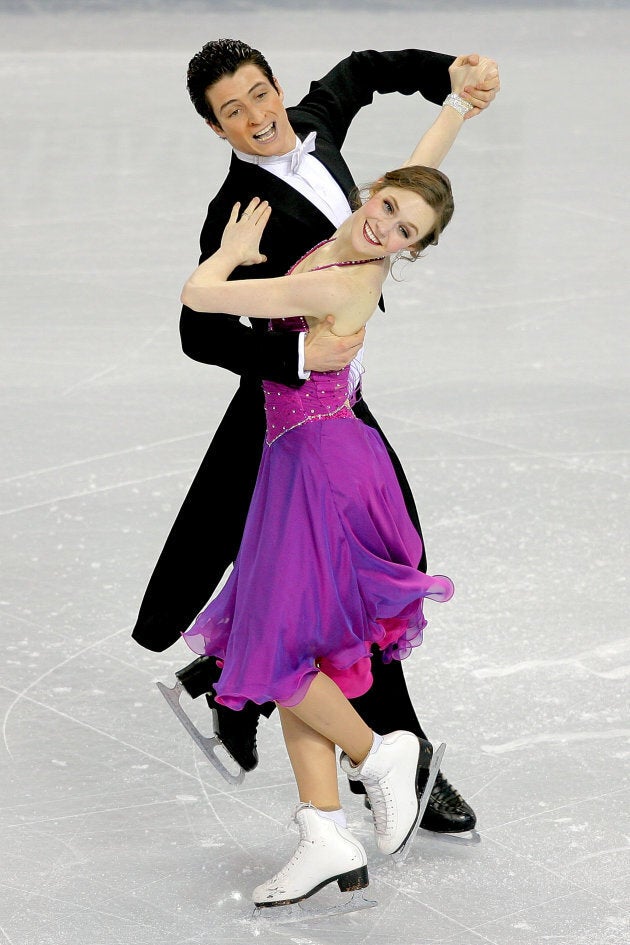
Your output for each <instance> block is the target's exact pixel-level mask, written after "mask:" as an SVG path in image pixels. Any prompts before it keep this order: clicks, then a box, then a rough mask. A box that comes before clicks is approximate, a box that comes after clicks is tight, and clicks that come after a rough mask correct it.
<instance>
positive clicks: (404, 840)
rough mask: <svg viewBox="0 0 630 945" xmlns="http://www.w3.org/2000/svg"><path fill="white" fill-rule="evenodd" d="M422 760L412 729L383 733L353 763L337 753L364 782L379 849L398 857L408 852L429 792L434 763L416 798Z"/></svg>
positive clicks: (356, 778)
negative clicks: (373, 746) (373, 748)
mask: <svg viewBox="0 0 630 945" xmlns="http://www.w3.org/2000/svg"><path fill="white" fill-rule="evenodd" d="M424 744H425V745H426V744H427V743H424ZM442 754H443V748H441V749H440V755H439V757H440V759H441V757H442ZM434 761H437V758H436V759H434ZM425 764H426V761H425V760H424V759H423V758H421V753H420V741H419V739H418V738H417V737H416V736H415V735H414V734H413V733H412V732H390V734H389V735H385V736H384V737H383V740H382V742H381V744H380V745H379V747H378V748H377V749H376V751H374V752H373V753H372V754H370V755H368V756H367V758H365V759H364V761H362V762H361V764H360V765H356V767H355V766H354V765H353V764H352V762H351V761H350V759H349V758H348V756H347V755H346V754H345V753H342V755H341V759H340V765H341V768H342V770H343V771H344V772H345V774H346V775H347V776H348V778H349V779H350V780H351V781H362V782H363V784H364V786H365V790H366V792H367V796H368V798H369V801H370V806H371V808H372V816H373V818H374V827H375V829H376V840H377V844H378V848H379V850H380V851H381V852H382V853H388V854H397V859H398V860H399V861H402V859H403V857H404V856H406V854H407V853H408V852H409V847H410V845H411V841H412V839H413V837H414V835H415V832H416V830H417V828H418V826H419V824H420V818H421V816H422V813H423V811H424V807H425V806H426V803H423V801H424V799H425V795H426V796H427V797H428V795H429V794H430V793H431V789H432V787H433V782H434V781H435V776H436V774H437V770H438V765H434V764H432V765H431V769H432V770H431V771H430V779H429V780H430V783H427V784H426V785H425V786H424V791H423V792H422V791H421V792H420V793H421V797H420V799H419V798H418V778H419V775H421V774H424V773H425V771H426V768H425ZM438 764H439V763H438ZM427 792H428V793H427ZM403 851H404V853H403Z"/></svg>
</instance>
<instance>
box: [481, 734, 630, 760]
mask: <svg viewBox="0 0 630 945" xmlns="http://www.w3.org/2000/svg"><path fill="white" fill-rule="evenodd" d="M608 738H630V728H611V729H603V730H600V731H597V732H545V733H543V734H541V735H524V736H523V737H522V738H516V739H514V741H512V742H505V743H504V744H503V745H482V746H481V750H482V751H484V752H485V753H486V754H488V755H502V754H504V753H505V752H508V751H518V750H519V749H520V748H529V747H530V746H531V745H543V744H546V745H568V744H569V743H570V742H584V741H591V742H592V741H601V740H602V739H608Z"/></svg>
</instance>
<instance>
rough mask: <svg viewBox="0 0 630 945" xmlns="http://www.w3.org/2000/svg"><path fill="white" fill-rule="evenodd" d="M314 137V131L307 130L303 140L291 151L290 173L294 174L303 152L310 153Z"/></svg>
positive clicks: (313, 147) (315, 135) (313, 146)
mask: <svg viewBox="0 0 630 945" xmlns="http://www.w3.org/2000/svg"><path fill="white" fill-rule="evenodd" d="M316 137H317V132H316V131H311V132H309V133H308V134H307V136H306V138H305V139H304V141H300V143H299V144H298V145H297V146H296V148H295V150H294V151H292V152H291V173H293V174H295V173H296V172H297V169H298V168H299V166H300V164H301V163H302V160H303V158H304V155H305V154H311V153H312V152H313V151H314V150H315V138H316ZM287 156H288V155H287Z"/></svg>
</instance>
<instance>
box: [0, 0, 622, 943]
mask: <svg viewBox="0 0 630 945" xmlns="http://www.w3.org/2000/svg"><path fill="white" fill-rule="evenodd" d="M314 7H315V8H316V9H311V7H310V6H309V5H308V4H304V3H302V4H299V3H297V2H295V3H291V2H278V3H266V2H261V3H247V2H237V0H234V2H233V3H232V4H223V3H213V2H211V0H208V2H206V3H201V2H199V3H193V2H191V3H187V4H184V3H182V4H180V3H177V2H173V3H166V2H165V3H163V4H161V5H160V4H159V3H150V2H146V3H145V4H141V3H137V2H135V0H133V2H130V3H122V2H121V3H120V4H118V5H116V4H106V3H100V2H91V3H88V2H86V3H84V4H80V3H75V4H70V3H57V4H55V3H54V2H52V0H51V2H48V3H47V2H45V0H40V2H37V0H32V2H26V0H25V2H23V3H18V2H16V0H15V2H7V0H4V2H3V3H2V5H1V10H2V12H1V13H0V53H1V58H0V62H1V70H2V112H3V116H4V117H3V131H2V153H3V159H4V169H3V174H2V190H3V209H2V214H1V219H2V227H3V231H4V236H3V239H2V247H1V254H2V257H1V258H2V266H1V269H2V276H1V279H2V299H3V312H2V353H1V355H0V356H1V359H2V401H3V434H2V454H3V464H2V474H1V475H2V505H1V518H2V525H3V534H2V543H1V551H2V583H3V588H2V595H1V597H2V613H3V623H2V638H1V639H2V654H3V659H2V664H1V670H0V672H1V674H2V675H1V677H0V683H1V685H0V700H1V702H0V718H1V719H2V737H1V739H0V777H1V788H0V791H1V793H0V799H1V805H0V809H1V818H2V820H1V828H0V850H1V853H0V862H1V864H2V865H1V871H0V943H4V945H158V943H160V945H161V943H165V945H166V943H168V945H241V943H249V942H252V943H255V942H259V943H262V945H267V943H270V945H276V943H278V945H282V943H287V945H289V943H294V945H392V943H395V945H481V943H487V945H624V943H628V941H630V932H629V930H628V906H629V902H630V894H629V886H630V883H629V873H630V870H629V865H628V862H629V851H630V845H629V844H630V841H629V836H630V823H629V818H628V808H629V804H628V759H629V757H630V744H629V739H630V723H629V720H628V704H629V701H630V700H629V698H628V696H629V693H628V677H629V663H630V652H629V651H630V639H629V635H628V600H627V594H626V588H627V570H626V569H627V568H628V565H629V556H628V533H629V529H628V525H629V517H628V499H627V482H628V446H629V443H628V412H627V408H628V400H629V393H630V382H629V371H628V366H629V363H630V359H629V351H628V337H629V331H628V326H627V319H628V302H629V292H628V242H629V239H628V237H629V233H628V223H627V212H628V206H629V196H628V188H627V173H628V161H629V157H630V155H629V148H628V131H627V127H628V92H627V83H626V78H627V56H628V36H629V35H630V11H629V9H628V5H627V4H607V3H602V2H593V3H578V2H576V3H563V4H558V5H557V4H554V3H549V4H547V3H542V2H541V3H540V4H538V3H521V4H514V3H509V2H497V3H495V4H492V3H481V2H479V3H474V2H454V3H449V4H447V3H421V2H417V0H416V2H411V0H409V2H401V3H397V2H391V3H388V2H385V0H384V2H381V3H380V4H376V3H372V2H367V3H354V2H347V0H346V2H345V3H343V4H342V3H337V4H333V3H330V4H329V3H326V2H324V3H321V2H318V3H316V4H314ZM342 8H343V9H342ZM219 36H233V37H238V38H241V39H244V40H246V41H247V42H249V43H251V44H252V45H253V46H255V47H258V48H260V49H262V50H263V52H265V54H266V55H267V58H268V59H269V61H270V62H271V64H272V66H273V68H274V71H275V72H276V75H277V76H278V78H279V79H280V82H281V84H282V85H283V86H284V89H285V93H286V101H287V103H289V104H291V103H294V102H295V101H297V100H298V99H299V98H300V97H301V96H302V94H303V93H304V92H305V91H306V90H307V88H308V83H309V81H310V79H311V78H317V77H319V76H321V75H323V74H324V73H325V72H327V71H328V69H329V68H331V67H332V66H333V65H334V64H335V63H336V62H337V61H338V60H339V59H341V58H343V57H344V56H345V55H347V54H348V53H349V52H350V51H351V50H352V49H365V48H377V49H396V48H404V47H407V46H417V47H420V48H426V49H434V50H440V51H443V52H449V53H452V54H453V55H456V54H459V53H468V52H473V51H478V52H480V53H483V54H487V55H490V56H492V57H493V58H495V59H497V61H498V62H499V64H500V68H501V76H502V84H503V89H502V91H501V94H500V96H499V97H498V98H497V101H496V103H495V104H494V105H493V106H492V108H491V109H490V110H489V111H488V112H487V113H486V114H484V115H482V116H481V117H480V118H479V119H476V120H474V121H472V122H469V123H467V125H466V127H465V128H464V130H463V131H462V134H461V135H460V138H459V140H458V142H457V144H456V145H455V148H454V150H453V152H452V153H451V155H450V156H449V157H448V158H447V160H446V161H445V163H444V165H443V167H444V170H445V171H446V172H447V173H448V174H449V175H450V177H451V179H452V181H453V189H454V192H455V202H456V211H455V216H454V219H453V223H452V224H451V226H450V228H449V230H448V231H447V232H446V233H445V235H444V238H443V239H442V240H441V242H440V246H439V248H437V249H434V250H433V251H429V252H428V253H427V255H426V258H425V259H424V260H423V261H421V262H419V263H418V264H417V265H416V266H415V267H407V268H405V269H403V270H401V272H400V275H401V281H399V282H397V283H395V282H390V283H389V285H388V286H387V287H386V293H385V297H386V300H387V309H388V310H387V314H386V315H382V314H377V315H376V316H375V317H374V319H373V320H372V321H371V322H370V325H369V329H368V338H367V346H366V356H365V363H366V374H365V378H364V390H365V396H366V399H367V400H368V402H369V404H370V407H371V409H372V410H373V412H374V413H375V415H376V416H377V417H378V419H379V420H380V422H381V425H382V426H383V428H384V430H385V432H386V433H387V434H388V435H389V437H390V439H391V440H392V442H393V444H394V446H395V447H396V449H397V451H398V454H399V456H400V457H401V459H402V461H403V465H404V466H405V468H406V470H407V473H408V475H409V478H410V480H411V482H412V484H413V488H414V492H415V495H416V498H417V502H418V506H419V508H420V513H421V518H422V522H423V527H424V532H425V537H426V539H427V546H428V553H429V565H430V570H432V571H433V572H434V573H435V572H439V573H447V574H449V575H450V576H451V577H452V578H453V579H454V581H455V585H456V594H455V597H454V599H453V601H452V602H451V603H450V604H448V605H446V606H444V607H438V606H435V605H432V604H431V603H429V604H428V605H427V611H428V618H429V627H428V629H427V631H426V634H425V643H424V645H423V646H422V647H421V649H420V650H418V651H416V652H415V654H414V655H413V656H412V657H411V659H410V660H408V662H407V663H406V664H405V673H406V676H407V679H408V682H409V686H410V689H411V691H412V694H413V698H414V702H415V704H416V706H417V708H418V713H419V716H420V718H421V720H422V722H423V724H424V726H425V728H426V729H427V731H428V733H429V735H430V736H431V737H432V739H434V740H435V741H436V742H437V741H441V740H444V741H445V742H446V743H447V745H448V748H447V753H446V758H445V761H444V765H443V771H444V773H445V775H446V776H447V777H448V778H449V780H450V781H452V783H453V784H454V785H455V786H456V787H457V788H458V789H459V790H460V791H461V793H462V794H463V795H464V797H465V798H466V799H467V800H468V801H470V803H471V804H472V806H473V807H474V808H475V810H476V812H477V815H478V836H464V837H459V838H455V839H453V838H450V839H449V838H445V837H439V836H436V835H433V834H428V833H426V832H424V831H421V832H420V834H419V836H418V839H417V841H416V845H415V847H414V849H413V851H412V853H411V855H410V857H409V858H408V860H407V862H406V864H405V866H404V868H402V869H398V868H396V867H395V866H393V865H392V864H391V863H388V862H386V859H385V857H383V856H381V855H380V854H379V853H378V851H377V849H376V845H375V841H374V838H373V833H372V828H371V822H370V819H369V815H368V814H367V812H366V811H365V810H364V809H363V807H362V806H361V805H360V803H358V802H357V800H356V799H353V798H352V797H351V795H350V794H349V791H348V790H347V786H346V785H345V783H344V784H342V790H343V792H344V793H343V797H344V802H347V803H346V808H347V813H348V817H349V822H350V826H351V828H352V829H353V831H355V832H356V834H357V835H358V836H359V838H360V839H361V840H362V841H363V843H364V844H365V846H366V849H367V852H368V856H369V859H370V871H371V872H370V875H371V880H372V881H371V886H370V891H371V893H372V894H373V897H374V898H375V899H376V900H377V901H378V906H377V907H376V908H374V909H371V910H368V911H364V912H360V913H356V914H354V915H345V916H341V917H335V918H324V919H318V920H309V921H306V922H303V923H301V924H299V925H280V924H274V923H273V922H270V923H267V925H265V926H264V927H262V928H261V927H260V925H258V924H256V923H253V922H252V920H251V918H250V917H251V906H250V903H249V897H250V894H251V890H252V889H253V887H254V886H255V885H257V884H258V883H259V882H262V881H263V880H265V879H267V878H268V877H269V876H270V875H271V874H272V873H273V872H275V871H276V869H277V868H278V867H279V866H281V865H282V864H283V863H284V862H285V861H286V859H288V856H289V855H290V854H291V853H292V851H293V849H294V846H295V842H296V839H295V835H294V834H293V833H291V832H290V831H288V830H287V829H286V825H287V822H288V820H289V818H290V816H291V813H292V810H293V807H294V805H295V803H296V795H295V790H294V787H293V783H292V776H291V771H290V768H289V764H288V761H287V759H286V756H285V751H284V748H283V744H282V739H281V733H280V728H279V722H278V719H277V713H276V714H274V716H272V718H271V719H270V720H269V721H268V722H266V723H264V724H262V725H261V728H260V734H259V748H260V755H261V763H260V765H259V767H258V768H257V769H256V770H255V771H254V772H253V773H251V774H250V775H248V776H247V778H246V779H245V782H244V784H243V785H241V786H240V787H238V788H231V787H229V786H228V785H227V784H226V783H225V782H223V781H222V780H221V779H220V778H219V776H218V775H217V774H216V772H215V771H214V769H213V768H212V767H211V766H210V765H209V764H208V763H207V762H206V761H205V759H204V758H203V756H202V755H201V753H200V751H199V750H198V749H197V748H196V747H195V746H194V745H193V743H192V741H190V739H189V738H188V737H187V735H186V734H185V732H184V730H183V729H182V728H181V727H180V726H179V724H178V722H177V720H176V718H175V716H174V715H173V714H172V713H171V712H170V711H169V709H168V706H167V705H166V703H165V702H164V700H163V699H162V697H161V695H160V693H159V692H158V690H157V688H156V685H155V683H156V681H157V680H164V681H167V682H169V681H171V680H172V679H173V674H174V671H175V670H177V669H179V668H180V667H182V666H183V665H184V664H185V663H187V662H189V661H190V659H191V658H192V654H191V653H190V651H189V650H188V648H187V647H186V646H185V644H184V643H183V642H182V643H178V644H176V645H175V646H173V647H172V648H171V649H169V650H167V651H166V652H164V653H162V654H155V653H151V652H149V651H147V650H143V649H142V648H140V647H139V646H138V645H137V644H135V643H133V641H132V640H131V639H130V629H131V626H132V625H133V622H134V620H135V617H136V613H137V609H138V607H139V604H140V600H141V598H142V594H143V592H144V589H145V586H146V582H147V580H148V578H149V575H150V573H151V571H152V568H153V566H154V563H155V561H156V559H157V556H158V553H159V551H160V549H161V547H162V544H163V541H164V539H165V537H166V535H167V533H168V530H169V528H170V526H171V524H172V521H173V519H174V517H175V514H176V512H177V509H178V508H179V505H180V503H181V501H182V500H183V497H184V495H185V494H186V490H187V488H188V486H189V484H190V482H191V479H192V477H193V475H194V472H195V470H196V468H197V466H198V464H199V462H200V460H201V458H202V456H203V454H204V452H205V449H206V446H207V443H208V441H209V439H210V437H211V435H212V432H213V430H214V429H215V427H216V425H217V422H218V420H219V419H220V417H221V416H222V414H223V411H224V409H225V407H226V405H227V403H228V401H229V399H230V397H231V395H232V392H233V391H234V389H235V387H236V380H235V378H234V376H232V375H228V374H227V373H226V372H223V371H221V370H219V369H218V368H213V367H208V366H204V365H201V364H198V363H195V362H193V361H191V360H189V359H187V358H186V357H184V355H183V354H182V352H181V349H180V345H179V336H178V317H179V303H178V298H179V292H180V289H181V285H182V283H183V281H184V279H185V278H186V277H187V275H188V274H189V272H190V271H191V269H192V268H193V266H194V264H195V262H196V259H197V253H198V234H199V231H200V228H201V225H202V222H203V219H204V216H205V210H206V206H207V203H208V200H209V198H210V196H211V195H212V194H213V193H214V192H215V190H216V189H217V188H218V186H219V184H220V182H221V181H222V179H223V176H224V171H225V168H226V166H227V160H228V154H229V152H228V150H227V147H226V146H223V145H222V144H221V143H220V142H219V141H218V140H217V139H216V138H215V137H214V136H213V135H212V134H211V133H210V132H209V130H208V129H207V128H206V127H205V126H204V124H203V122H202V121H201V119H200V118H199V116H197V115H196V113H195V112H194V110H193V108H192V106H191V104H190V102H189V100H188V96H187V93H186V89H185V72H186V66H187V63H188V60H189V59H190V57H191V56H192V55H193V54H194V53H195V52H196V51H197V50H198V49H199V48H200V47H201V46H202V45H203V44H204V43H205V42H206V41H207V40H209V39H212V38H217V37H219ZM435 114H436V109H435V106H433V105H431V104H430V103H427V102H425V101H424V100H423V99H421V98H419V97H413V98H406V97H402V96H393V95H392V96H383V97H380V98H378V100H377V101H375V103H374V104H373V105H372V106H371V107H370V108H366V109H364V110H363V111H362V112H361V114H360V115H359V116H358V118H357V119H356V121H355V123H354V125H353V127H352V130H351V134H350V135H349V137H348V140H347V142H346V147H345V156H346V159H347V161H348V163H349V165H350V167H351V169H352V170H353V172H354V176H355V179H356V180H357V182H366V181H369V180H371V179H372V178H374V177H375V176H377V175H378V174H379V173H380V172H381V171H383V170H385V169H387V168H390V167H394V166H396V165H397V164H398V163H401V162H402V161H403V160H404V159H405V158H406V157H407V156H408V153H409V152H410V151H411V148H412V146H413V145H414V144H415V142H416V140H417V138H418V137H419V135H420V133H421V132H422V131H423V130H424V128H425V127H426V126H427V125H428V124H429V122H430V121H431V120H432V116H434V115H435ZM210 540H211V538H210ZM173 593H174V594H177V588H176V587H174V588H173ZM191 710H192V711H197V714H198V718H199V720H201V719H202V718H204V710H203V707H202V706H201V705H200V704H199V703H198V702H196V703H194V704H192V709H191ZM205 714H206V715H208V719H207V721H206V722H205V723H204V724H206V725H208V723H209V714H208V713H205ZM332 898H333V899H334V898H335V895H334V894H333V896H332Z"/></svg>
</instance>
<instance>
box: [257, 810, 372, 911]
mask: <svg viewBox="0 0 630 945" xmlns="http://www.w3.org/2000/svg"><path fill="white" fill-rule="evenodd" d="M294 820H295V822H296V824H297V826H298V830H299V832H300V842H299V843H298V847H297V850H296V851H295V853H294V854H293V856H292V857H291V859H290V860H289V862H288V863H287V865H286V866H285V867H283V869H281V870H280V872H278V873H276V875H275V876H273V877H272V878H271V879H270V880H268V881H267V882H266V883H262V884H261V885H260V886H257V887H256V889H255V890H254V892H253V894H252V899H253V900H254V903H255V905H256V906H257V909H256V912H255V915H256V916H260V915H261V912H262V910H266V909H268V908H269V907H271V906H290V905H292V904H293V903H298V902H301V901H302V900H304V899H308V897H309V896H312V895H313V893H316V892H317V891H318V890H319V889H321V888H322V887H323V886H326V885H327V884H328V883H332V882H335V881H336V882H337V884H338V886H339V889H340V890H341V891H342V892H350V891H354V890H359V889H364V888H365V887H366V886H367V885H368V882H369V880H368V871H367V857H366V855H365V850H364V849H363V847H362V845H361V844H360V843H359V841H358V840H355V838H354V837H353V836H352V834H351V833H350V831H349V830H347V829H346V828H345V827H340V826H339V825H338V824H336V823H334V821H332V820H329V819H327V818H325V817H322V816H321V815H320V814H319V813H318V812H317V810H316V808H314V807H312V806H311V805H310V804H301V805H300V806H299V807H298V808H297V810H296V812H295V817H294ZM350 902H351V903H352V908H347V905H348V903H344V904H343V905H342V906H341V907H336V908H335V909H333V910H332V911H333V912H337V911H339V912H350V911H356V910H357V909H364V908H367V907H369V906H373V905H375V903H373V902H369V901H368V900H366V899H364V898H362V897H358V899H357V900H356V901H355V900H354V899H352V900H351V901H350ZM285 921H286V920H285Z"/></svg>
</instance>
